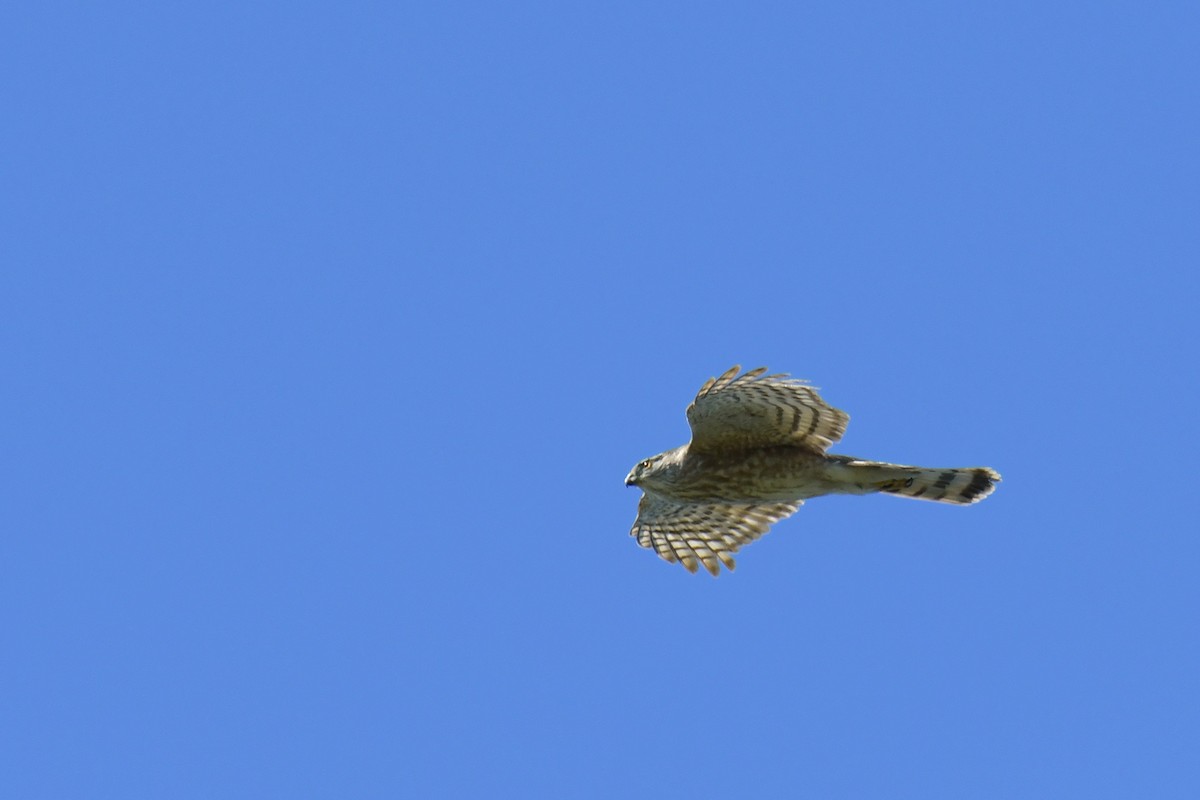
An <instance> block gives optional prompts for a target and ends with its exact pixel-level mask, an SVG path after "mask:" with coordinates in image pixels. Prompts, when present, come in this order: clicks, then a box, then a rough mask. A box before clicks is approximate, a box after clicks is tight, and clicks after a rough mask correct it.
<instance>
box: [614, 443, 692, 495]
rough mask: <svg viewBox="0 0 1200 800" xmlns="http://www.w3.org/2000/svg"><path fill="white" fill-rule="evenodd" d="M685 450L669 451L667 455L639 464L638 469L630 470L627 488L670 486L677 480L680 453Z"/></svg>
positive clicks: (627, 476)
mask: <svg viewBox="0 0 1200 800" xmlns="http://www.w3.org/2000/svg"><path fill="white" fill-rule="evenodd" d="M683 449H684V448H682V447H680V448H676V449H675V450H668V451H667V452H665V453H659V454H658V455H656V456H651V457H650V458H647V459H646V460H645V461H641V462H639V463H638V465H637V466H636V467H634V468H633V469H631V470H629V474H628V475H626V476H625V485H626V486H641V487H643V488H646V487H654V486H655V485H656V484H669V483H670V482H671V481H672V480H674V478H675V473H676V471H678V469H679V461H680V458H679V456H680V455H681V453H680V451H681V450H683Z"/></svg>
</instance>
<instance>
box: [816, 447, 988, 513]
mask: <svg viewBox="0 0 1200 800" xmlns="http://www.w3.org/2000/svg"><path fill="white" fill-rule="evenodd" d="M830 459H831V461H833V462H834V464H832V465H831V466H832V467H833V469H832V470H831V472H833V473H834V474H836V476H837V478H838V480H845V481H850V482H851V483H852V484H853V486H854V488H853V489H848V491H850V492H852V493H855V494H858V493H865V492H887V493H888V494H895V495H900V496H901V497H915V498H917V499H919V500H935V501H937V502H939V503H955V504H956V505H970V504H971V503H978V502H979V501H980V500H982V499H983V498H985V497H987V496H988V495H989V494H991V493H992V492H994V491H995V490H996V484H997V483H999V481H1000V473H998V472H996V470H994V469H991V468H989V467H959V468H946V469H933V468H929V467H910V466H907V465H904V464H887V463H885V462H882V461H864V460H862V459H859V458H847V457H845V456H831V457H830Z"/></svg>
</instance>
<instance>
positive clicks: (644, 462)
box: [642, 458, 650, 469]
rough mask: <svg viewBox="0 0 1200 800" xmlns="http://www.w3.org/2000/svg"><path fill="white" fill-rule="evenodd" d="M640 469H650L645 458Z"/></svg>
mask: <svg viewBox="0 0 1200 800" xmlns="http://www.w3.org/2000/svg"><path fill="white" fill-rule="evenodd" d="M642 469H650V459H648V458H647V459H646V460H645V461H643V462H642Z"/></svg>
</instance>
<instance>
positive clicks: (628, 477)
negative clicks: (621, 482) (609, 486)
mask: <svg viewBox="0 0 1200 800" xmlns="http://www.w3.org/2000/svg"><path fill="white" fill-rule="evenodd" d="M625 485H626V486H637V483H636V482H635V481H634V480H633V473H632V472H631V473H629V474H628V475H626V476H625Z"/></svg>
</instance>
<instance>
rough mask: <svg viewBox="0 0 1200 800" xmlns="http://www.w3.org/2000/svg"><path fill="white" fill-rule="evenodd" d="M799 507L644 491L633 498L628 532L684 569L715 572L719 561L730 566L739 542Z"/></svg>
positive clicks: (796, 505)
mask: <svg viewBox="0 0 1200 800" xmlns="http://www.w3.org/2000/svg"><path fill="white" fill-rule="evenodd" d="M799 507H800V501H796V502H792V503H760V504H755V505H731V504H728V503H682V502H679V501H676V500H672V499H670V498H667V497H663V496H662V495H660V494H658V493H657V492H653V491H647V492H646V493H645V494H644V495H642V500H641V502H640V503H638V516H637V519H636V520H635V521H634V523H633V529H632V530H631V531H630V532H629V533H630V535H631V536H636V537H637V543H638V544H639V545H641V546H642V547H647V548H651V549H653V550H654V551H655V552H656V553H658V555H659V557H660V558H662V559H663V560H664V561H669V562H671V563H672V564H673V563H675V562H680V563H682V564H683V566H684V567H685V568H686V569H687V570H688V572H696V571H697V570H698V569H699V568H700V566H701V565H703V566H704V568H705V569H707V570H708V571H709V572H710V573H712V574H713V575H714V576H716V575H717V574H718V573H719V572H720V571H721V567H720V565H721V564H724V565H725V568H726V569H728V570H731V571H732V570H733V568H734V566H735V565H736V564H735V562H734V559H733V554H734V553H736V552H737V551H738V550H739V549H740V548H741V547H742V546H744V545H746V544H749V543H750V542H752V541H754V540H755V539H757V538H759V537H760V536H762V535H763V534H765V533H766V532H767V531H768V530H769V529H770V527H771V525H772V524H773V523H775V522H778V521H779V520H781V519H783V518H784V517H787V516H789V515H791V514H793V513H795V511H796V509H797V508H799Z"/></svg>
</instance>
